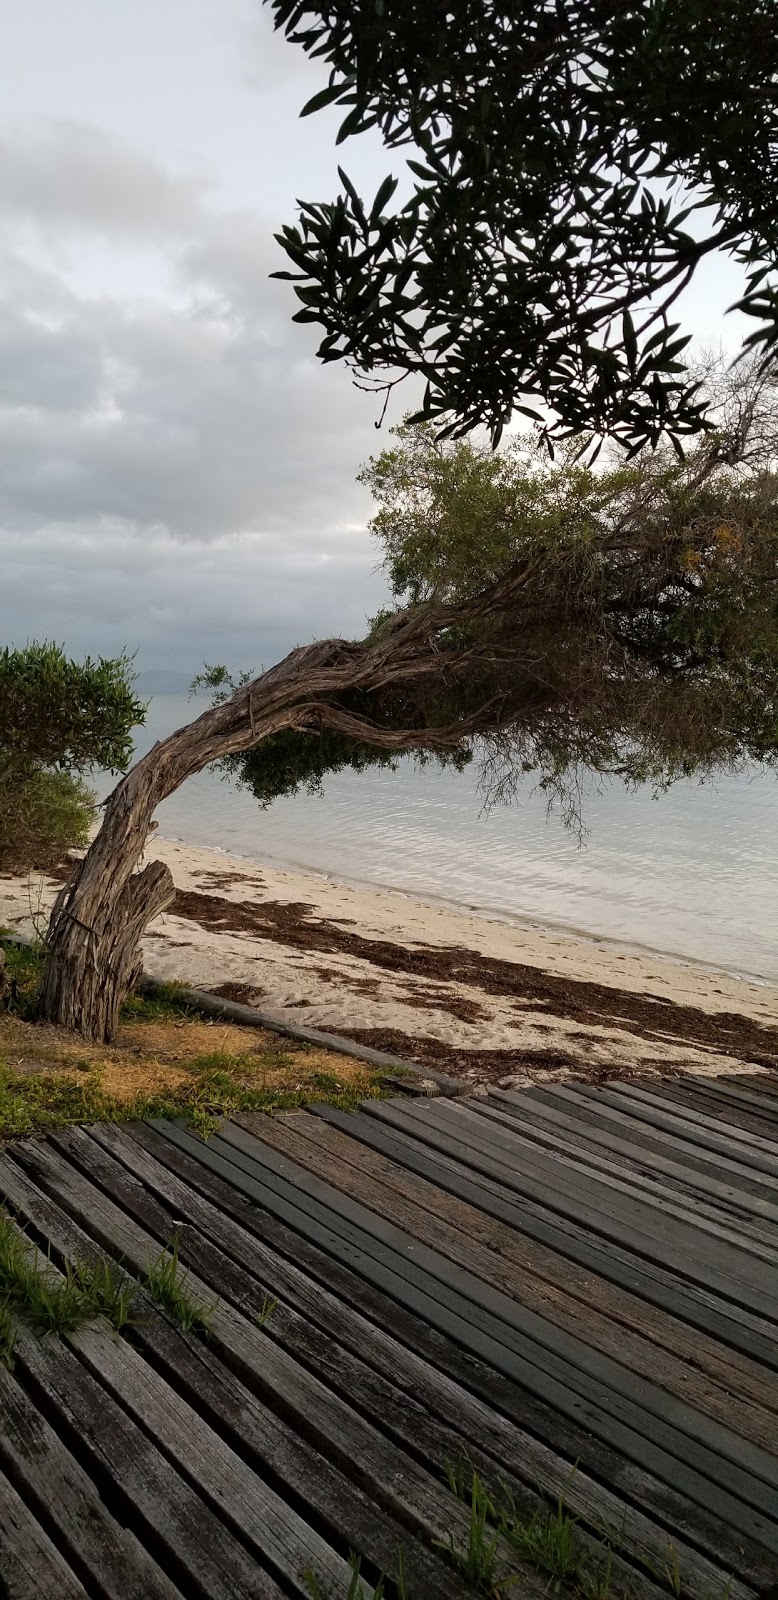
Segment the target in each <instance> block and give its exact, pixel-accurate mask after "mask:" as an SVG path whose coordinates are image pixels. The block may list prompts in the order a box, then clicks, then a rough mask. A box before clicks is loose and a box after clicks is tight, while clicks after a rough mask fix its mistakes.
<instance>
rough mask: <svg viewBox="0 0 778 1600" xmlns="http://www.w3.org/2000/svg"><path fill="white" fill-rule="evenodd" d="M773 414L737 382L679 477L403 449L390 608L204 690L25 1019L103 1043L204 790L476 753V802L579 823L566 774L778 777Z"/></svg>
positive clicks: (125, 791)
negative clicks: (543, 797)
mask: <svg viewBox="0 0 778 1600" xmlns="http://www.w3.org/2000/svg"><path fill="white" fill-rule="evenodd" d="M775 400H776V392H775V390H774V389H773V388H772V387H771V386H770V384H769V383H768V381H767V379H766V377H765V376H764V375H761V376H760V375H759V374H758V373H756V374H754V373H753V372H751V373H749V372H748V370H746V371H745V372H742V371H741V376H740V378H734V379H733V378H732V377H731V376H730V379H729V383H728V386H727V388H726V391H725V393H724V394H723V395H720V396H719V397H718V400H716V397H715V395H714V396H713V397H712V403H713V405H714V411H715V417H716V421H717V426H716V427H715V428H714V429H713V430H712V431H708V432H705V433H702V434H700V435H699V436H698V438H697V440H696V442H695V443H694V444H693V445H692V447H691V448H690V449H689V451H688V454H687V455H686V457H685V458H684V459H683V460H678V458H677V457H676V456H675V455H674V453H673V451H672V449H671V447H670V445H669V444H667V443H665V444H663V445H662V444H660V446H659V448H657V449H656V450H655V451H653V452H652V451H650V450H648V449H646V450H644V451H643V452H641V454H639V455H638V456H637V457H636V458H635V459H634V461H633V462H626V463H625V462H624V460H623V457H619V458H618V460H617V461H615V463H614V462H608V461H605V462H604V463H601V464H599V465H598V467H593V466H592V465H591V463H589V464H588V465H584V464H583V459H582V458H581V456H580V455H578V457H577V458H576V447H574V446H573V445H571V446H570V451H569V459H567V458H566V456H565V454H564V452H563V457H562V459H561V460H557V461H556V462H552V461H550V460H549V458H548V456H547V455H546V454H545V453H543V452H538V451H536V452H535V453H534V454H533V453H532V452H531V451H530V452H529V453H528V452H527V441H526V440H518V441H515V442H514V443H513V444H512V445H511V446H510V447H509V448H507V449H504V450H501V451H498V452H493V451H491V450H488V449H480V448H479V447H478V445H477V444H476V443H474V442H473V441H471V440H469V439H464V440H454V439H452V438H449V439H448V440H441V439H440V438H439V437H436V435H435V430H434V427H433V426H432V425H431V424H424V425H420V424H418V423H416V424H413V425H412V426H411V427H410V428H409V429H408V430H406V431H405V432H404V433H402V434H401V435H400V438H399V441H398V444H397V446H396V448H394V449H390V450H388V451H384V452H383V453H382V454H381V455H380V456H378V457H377V458H376V459H375V460H374V461H372V462H371V463H370V464H369V466H368V467H367V468H366V472H365V479H366V481H367V482H368V483H369V484H370V485H371V487H372V488H373V490H374V492H375V494H376V498H377V502H378V509H377V512H376V516H375V518H374V521H373V528H374V532H375V533H376V535H377V536H378V538H379V540H380V541H381V543H382V546H383V551H384V557H385V563H386V571H387V576H388V578H389V582H390V586H391V588H392V590H393V592H394V600H395V601H396V604H395V605H394V606H393V607H392V608H391V609H389V610H387V612H386V613H385V614H383V615H381V616H379V617H377V618H375V619H374V621H373V624H372V626H371V627H370V628H369V630H368V632H367V634H366V636H365V637H364V638H362V639H357V640H349V639H322V640H319V641H318V642H316V643H314V644H309V645H303V646H300V647H298V648H297V649H295V650H293V651H291V652H290V654H289V655H288V656H286V657H285V658H284V660H283V661H279V662H278V663H277V664H276V665H275V666H273V667H271V668H270V669H269V670H268V671H266V672H263V673H262V674H261V675H260V676H259V677H257V678H254V679H249V678H248V677H247V678H245V679H243V680H241V681H240V682H238V683H237V684H234V685H233V684H230V683H229V682H228V681H227V675H226V674H225V673H224V672H222V671H220V670H219V669H216V670H215V672H214V671H212V673H211V675H210V676H211V681H212V682H213V683H214V684H215V686H216V689H217V695H216V701H215V703H214V704H213V705H212V706H210V707H209V709H208V710H206V711H204V712H202V714H201V715H200V716H198V717H197V718H196V719H195V720H194V721H193V722H191V723H190V724H189V725H188V726H187V727H184V728H179V729H178V730H177V731H176V732H175V733H172V734H170V735H169V736H168V737H167V738H166V739H163V740H161V741H160V742H159V743H158V744H156V745H155V746H154V747H153V749H152V750H150V751H148V752H147V754H146V755H145V756H143V757H141V759H140V760H139V761H138V762H137V763H136V765H135V766H134V767H133V769H132V771H131V772H130V773H128V775H127V777H125V778H123V779H122V780H121V782H120V783H119V784H118V785H117V787H116V789H115V790H114V791H113V794H112V795H111V796H110V797H109V799H108V801H107V802H106V808H105V818H104V821H103V826H102V828H101V830H100V832H99V834H98V835H97V837H96V838H95V840H94V841H93V843H92V845H91V846H90V849H89V850H88V852H87V854H86V856H85V858H84V860H83V862H82V863H81V864H80V866H79V868H78V870H77V872H76V874H75V875H74V877H73V879H72V880H71V881H70V883H69V884H68V886H67V888H66V890H65V891H64V892H63V895H62V897H61V898H60V900H59V901H58V902H57V905H56V907H55V910H54V912H53V914H52V920H51V924H50V927H49V932H48V939H47V943H48V955H47V961H46V966H45V970H44V974H43V978H42V981H41V989H40V994H39V998H38V1007H39V1014H40V1015H41V1016H42V1017H45V1018H46V1019H47V1020H48V1021H50V1022H57V1023H60V1024H63V1025H65V1026H67V1027H70V1028H75V1029H77V1030H78V1031H80V1032H82V1033H84V1034H85V1035H86V1036H87V1037H88V1038H91V1039H106V1038H110V1037H111V1036H112V1034H113V1031H114V1029H115V1027H116V1023H117V1018H118V1015H119V1008H120V1006H121V1004H122V1001H123V999H124V996H125V995H126V993H127V991H128V989H129V988H130V987H131V986H132V984H133V982H134V981H135V979H136V977H137V973H138V970H139V964H140V956H139V952H138V941H139V939H140V937H141V935H142V933H143V930H144V929H145V928H146V927H147V925H148V923H149V922H150V921H151V920H152V919H153V917H155V916H156V915H157V914H158V913H159V912H160V911H162V910H164V909H165V907H166V906H168V905H169V904H170V903H171V900H172V899H173V897H174V895H175V887H174V884H173V878H172V874H171V872H170V870H169V868H168V867H167V866H165V865H164V863H163V862H160V861H150V862H149V863H148V864H147V865H146V866H145V867H144V868H143V870H142V871H138V870H137V868H138V866H139V864H140V862H141V860H142V858H143V854H144V851H145V848H146V844H147V840H148V836H149V832H150V830H151V829H152V828H153V827H154V821H153V818H154V812H155V810H156V808H157V806H158V805H159V804H160V802H161V801H162V800H164V799H165V798H166V797H167V796H168V795H170V794H172V793H174V791H175V790H176V789H177V788H179V786H180V785H181V784H182V783H183V782H184V781H185V780H186V779H187V778H188V777H191V776H193V775H194V774H195V773H197V772H201V771H202V770H203V768H204V767H206V766H208V765H210V764H213V763H219V762H221V763H224V764H226V765H227V767H228V770H230V771H231V772H233V773H237V775H238V777H239V778H241V779H242V780H243V781H244V782H245V783H247V784H248V785H249V786H250V787H252V788H253V789H254V791H255V793H257V794H258V796H259V798H260V799H261V800H262V801H263V802H267V801H268V800H269V799H271V798H272V797H273V795H274V794H280V793H284V792H287V793H288V792H291V791H293V790H294V789H295V788H296V787H299V785H300V783H303V782H313V783H314V784H315V783H316V782H320V781H321V778H322V775H323V774H324V773H325V772H326V771H327V770H328V769H334V768H337V767H338V766H342V765H344V763H345V764H348V765H352V766H356V765H365V764H367V763H369V762H370V761H372V760H382V761H383V760H385V759H386V758H387V757H388V758H389V759H392V758H393V757H395V756H396V755H397V754H399V753H400V752H402V751H415V752H422V753H428V754H430V755H431V756H433V757H437V758H440V759H444V760H454V761H457V762H462V761H466V760H467V759H468V757H469V756H470V755H471V754H473V753H475V754H478V755H480V756H481V757H482V767H483V775H484V782H485V786H486V793H487V797H488V798H491V799H492V800H500V799H508V798H511V796H512V795H513V794H514V792H515V790H516V787H517V785H518V783H519V782H521V781H522V779H523V775H524V773H525V772H526V770H527V769H530V770H532V771H533V772H539V773H540V777H541V781H542V783H543V784H544V785H545V786H546V788H548V789H549V790H550V791H551V792H552V793H554V792H556V793H557V794H558V795H559V796H560V797H561V798H562V800H563V802H564V804H565V805H566V807H567V811H568V814H569V815H570V816H571V817H575V816H576V815H577V792H578V778H579V775H580V774H581V772H582V770H583V769H587V770H592V771H594V772H600V773H618V774H621V775H622V776H623V777H625V778H627V779H628V780H632V781H635V782H639V781H645V780H650V781H653V782H654V783H655V784H664V783H668V782H671V781H672V780H673V779H674V778H676V777H678V776H680V775H681V774H685V773H693V772H697V773H701V774H705V773H708V772H711V771H715V770H717V769H720V768H722V767H724V768H726V767H737V766H738V765H739V764H741V763H745V762H749V761H753V760H760V761H765V762H772V763H775V761H776V759H778V598H777V591H776V582H777V581H778V474H777V473H776V471H775V463H776V458H777V457H778V413H777V411H776V405H775ZM712 414H713V413H712ZM224 691H226V693H225V692H224ZM84 930H86V935H85V933H84Z"/></svg>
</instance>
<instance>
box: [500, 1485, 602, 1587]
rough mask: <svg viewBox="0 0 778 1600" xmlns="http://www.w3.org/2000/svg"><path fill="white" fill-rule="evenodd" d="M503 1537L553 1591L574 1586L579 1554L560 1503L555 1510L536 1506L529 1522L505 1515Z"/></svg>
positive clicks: (572, 1528) (575, 1533)
mask: <svg viewBox="0 0 778 1600" xmlns="http://www.w3.org/2000/svg"><path fill="white" fill-rule="evenodd" d="M503 1527H504V1532H505V1535H506V1538H507V1539H509V1540H510V1542H511V1544H512V1545H513V1546H514V1548H515V1550H516V1551H517V1552H518V1554H519V1555H520V1556H522V1557H523V1559H524V1560H525V1561H527V1562H529V1564H530V1565H531V1566H533V1567H537V1569H538V1571H539V1572H545V1573H547V1574H548V1577H549V1578H550V1579H551V1583H552V1586H553V1588H554V1589H559V1587H560V1585H561V1584H563V1583H566V1584H573V1583H575V1582H576V1581H577V1580H578V1579H579V1577H580V1573H581V1568H582V1564H583V1562H582V1557H583V1552H582V1549H581V1542H580V1540H579V1538H578V1530H577V1527H576V1524H575V1522H574V1520H573V1518H572V1517H570V1516H568V1513H567V1512H566V1511H565V1508H564V1504H563V1502H562V1501H561V1500H560V1501H559V1503H558V1505H557V1507H556V1510H555V1511H551V1510H550V1508H549V1507H548V1506H540V1507H539V1508H538V1510H537V1511H536V1512H535V1514H534V1516H533V1517H531V1518H530V1520H529V1522H523V1523H522V1522H519V1521H518V1520H517V1519H516V1518H515V1516H513V1515H510V1514H509V1515H507V1516H505V1517H504V1520H503Z"/></svg>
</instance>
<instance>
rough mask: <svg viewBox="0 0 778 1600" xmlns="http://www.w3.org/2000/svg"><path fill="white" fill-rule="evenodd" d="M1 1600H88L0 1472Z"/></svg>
mask: <svg viewBox="0 0 778 1600" xmlns="http://www.w3.org/2000/svg"><path fill="white" fill-rule="evenodd" d="M0 1585H2V1588H1V1589H0V1594H2V1595H3V1600H88V1596H87V1592H86V1589H85V1588H84V1586H83V1584H82V1583H80V1582H79V1580H78V1578H77V1577H76V1575H75V1573H74V1572H73V1570H72V1568H70V1567H69V1566H68V1565H67V1562H66V1561H65V1560H64V1557H63V1556H61V1555H60V1553H59V1551H58V1550H57V1549H56V1546H55V1545H53V1544H52V1542H51V1540H50V1538H49V1536H48V1534H47V1533H44V1531H43V1529H42V1527H41V1526H40V1523H39V1522H38V1521H37V1520H36V1518H35V1517H34V1516H33V1514H32V1512H31V1511H30V1510H29V1509H28V1507H27V1506H26V1505H25V1504H24V1501H23V1500H22V1499H21V1498H20V1497H19V1495H18V1494H17V1492H16V1490H15V1489H14V1487H13V1484H11V1483H9V1482H8V1479H7V1478H6V1477H5V1476H4V1474H3V1473H1V1472H0Z"/></svg>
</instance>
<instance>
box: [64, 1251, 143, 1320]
mask: <svg viewBox="0 0 778 1600" xmlns="http://www.w3.org/2000/svg"><path fill="white" fill-rule="evenodd" d="M67 1270H68V1274H69V1275H70V1276H72V1278H73V1281H74V1283H75V1284H76V1286H77V1287H78V1289H79V1290H80V1291H81V1294H82V1295H83V1298H84V1304H85V1306H88V1307H89V1311H90V1315H91V1316H94V1317H97V1316H102V1317H105V1318H106V1320H107V1321H108V1322H110V1324H111V1327H112V1328H115V1330H116V1332H117V1333H121V1331H122V1329H123V1328H126V1327H128V1326H129V1325H130V1324H131V1323H132V1322H133V1320H134V1318H133V1305H134V1302H135V1296H136V1294H137V1287H136V1285H135V1284H134V1283H132V1281H131V1280H130V1279H129V1278H128V1277H126V1275H125V1274H124V1273H123V1272H122V1271H121V1269H120V1268H119V1267H117V1266H115V1265H114V1263H113V1262H112V1261H109V1260H108V1259H107V1257H106V1256H98V1257H97V1258H96V1259H95V1260H93V1261H79V1262H76V1265H75V1266H74V1267H68V1269H67Z"/></svg>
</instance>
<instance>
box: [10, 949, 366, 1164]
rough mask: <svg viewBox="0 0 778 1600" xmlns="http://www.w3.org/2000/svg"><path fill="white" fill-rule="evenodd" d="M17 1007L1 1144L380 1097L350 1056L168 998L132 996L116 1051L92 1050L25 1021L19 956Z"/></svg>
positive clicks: (27, 961)
mask: <svg viewBox="0 0 778 1600" xmlns="http://www.w3.org/2000/svg"><path fill="white" fill-rule="evenodd" d="M18 971H19V975H20V990H19V999H18V1001H17V1004H16V1009H15V1010H13V1009H12V1010H9V1011H6V1012H0V1139H2V1138H13V1137H19V1136H23V1135H26V1134H29V1133H34V1132H38V1131H42V1130H44V1129H46V1128H50V1127H57V1126H61V1125H63V1124H66V1123H68V1122H93V1121H96V1120H98V1119H108V1120H122V1119H126V1118H132V1117H139V1116H152V1115H153V1116H187V1117H188V1118H189V1119H190V1121H192V1122H193V1123H194V1124H195V1126H197V1127H198V1128H200V1129H201V1131H203V1132H207V1131H208V1129H209V1128H210V1127H211V1126H213V1123H214V1122H215V1121H216V1120H218V1118H219V1117H221V1116H224V1115H229V1114H230V1112H233V1111H250V1110H256V1111H272V1110H281V1109H288V1108H290V1107H294V1106H298V1105H302V1104H305V1103H307V1102H308V1101H315V1100H330V1101H335V1102H337V1103H339V1104H355V1103H357V1102H358V1101H359V1100H360V1099H362V1098H364V1097H365V1096H367V1095H370V1094H375V1093H378V1092H380V1090H379V1089H378V1085H377V1083H376V1079H375V1075H374V1074H373V1073H371V1072H370V1071H369V1070H368V1069H367V1068H366V1067H365V1065H364V1064H363V1063H361V1062H359V1061H356V1060H354V1059H352V1058H351V1057H349V1056H342V1055H336V1054H334V1053H333V1052H331V1051H328V1050H320V1049H315V1048H312V1047H310V1046H307V1045H304V1044H300V1043H298V1042H297V1041H296V1040H291V1039H285V1038H283V1037H281V1036H279V1035H278V1034H274V1033H269V1032H266V1031H264V1030H262V1029H258V1028H244V1027H233V1026H231V1025H230V1024H228V1023H223V1022H219V1021H210V1020H208V1019H207V1018H203V1017H201V1016H197V1015H193V1014H191V1013H189V1012H188V1011H187V1010H186V1009H185V1008H184V1007H183V1006H182V1004H181V1002H180V1001H179V1000H177V998H176V996H175V995H174V994H172V993H171V995H169V996H163V997H161V998H160V997H155V998H154V999H152V1000H148V1001H147V1000H144V999H140V998H133V999H132V1000H131V1002H130V1003H129V1005H128V1008H127V1013H128V1014H127V1015H126V1016H125V1017H124V1018H123V1020H122V1022H121V1023H120V1026H119V1030H118V1034H117V1037H116V1039H115V1041H114V1042H113V1043H112V1044H111V1045H90V1044H88V1043H86V1042H85V1041H84V1040H83V1039H78V1038H77V1037H75V1036H74V1035H72V1034H67V1033H64V1032H62V1031H60V1030H59V1029H57V1028H52V1027H47V1026H43V1025H41V1024H38V1023H33V1022H31V1021H29V1020H28V1019H27V1017H26V1016H25V1015H24V1011H25V1006H26V1002H27V997H28V993H29V990H30V986H31V984H32V979H33V976H34V974H33V973H32V971H31V958H30V957H29V956H26V957H25V958H24V963H23V964H22V962H21V958H19V964H18Z"/></svg>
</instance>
